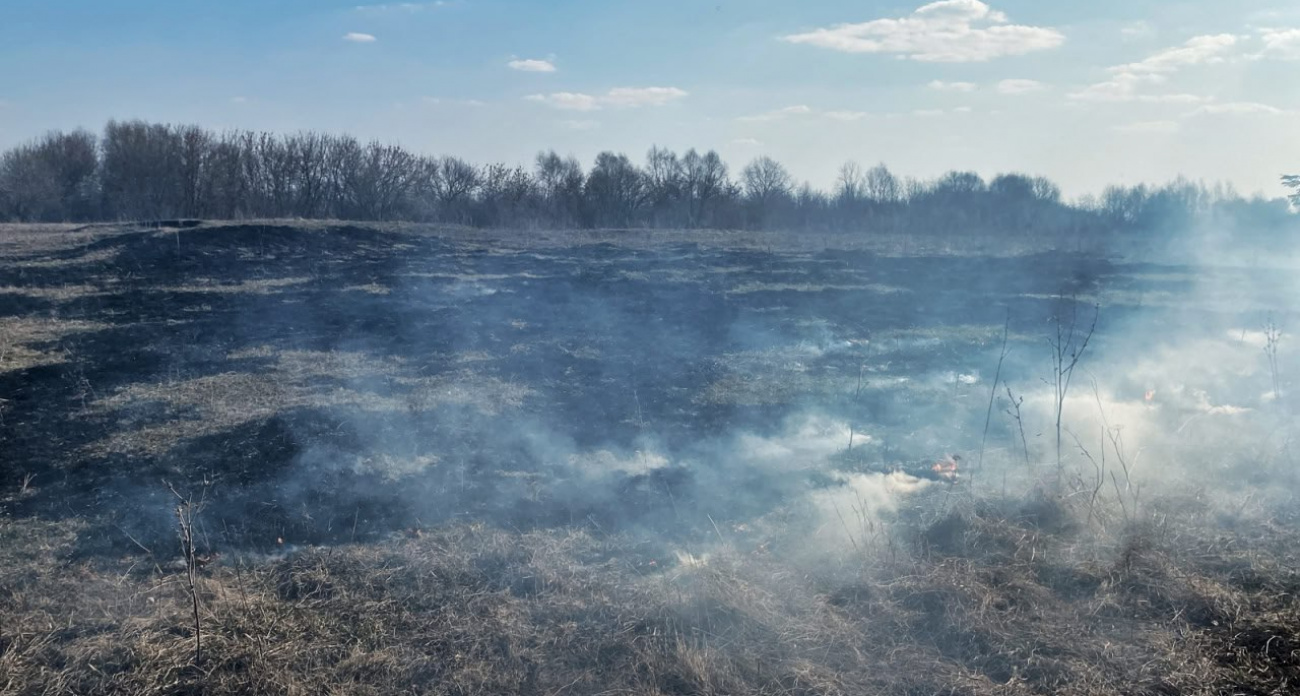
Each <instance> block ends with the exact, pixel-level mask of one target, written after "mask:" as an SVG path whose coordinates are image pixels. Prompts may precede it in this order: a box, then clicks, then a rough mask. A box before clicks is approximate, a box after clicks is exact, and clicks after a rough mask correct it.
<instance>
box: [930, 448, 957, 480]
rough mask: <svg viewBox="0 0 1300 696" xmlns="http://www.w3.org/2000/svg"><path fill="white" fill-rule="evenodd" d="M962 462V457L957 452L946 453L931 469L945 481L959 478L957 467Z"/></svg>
mask: <svg viewBox="0 0 1300 696" xmlns="http://www.w3.org/2000/svg"><path fill="white" fill-rule="evenodd" d="M960 464H961V457H960V456H959V455H956V454H946V455H944V457H943V459H940V460H939V461H937V462H935V463H934V466H932V467H930V470H931V471H933V472H934V473H935V475H937V476H938V477H939V478H941V479H944V480H945V481H956V480H957V469H958V467H959V466H960Z"/></svg>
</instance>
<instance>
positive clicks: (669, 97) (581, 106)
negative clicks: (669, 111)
mask: <svg viewBox="0 0 1300 696" xmlns="http://www.w3.org/2000/svg"><path fill="white" fill-rule="evenodd" d="M687 96H688V93H687V92H686V91H685V90H681V89H678V88H676V87H616V88H614V89H611V90H609V91H608V92H606V93H605V94H603V95H591V94H583V93H581V92H552V93H550V94H532V95H529V96H527V97H524V98H525V99H527V100H528V101H534V102H538V103H540V104H546V105H547V106H550V107H553V108H556V109H564V110H567V111H597V110H599V109H603V108H605V107H611V108H624V109H633V108H638V107H643V106H663V105H664V104H667V103H669V102H673V101H676V100H678V99H683V98H685V97H687Z"/></svg>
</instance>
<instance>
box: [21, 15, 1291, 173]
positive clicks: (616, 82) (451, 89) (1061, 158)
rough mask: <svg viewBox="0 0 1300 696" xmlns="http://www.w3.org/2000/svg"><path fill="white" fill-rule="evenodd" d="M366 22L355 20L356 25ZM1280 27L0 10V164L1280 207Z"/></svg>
mask: <svg viewBox="0 0 1300 696" xmlns="http://www.w3.org/2000/svg"><path fill="white" fill-rule="evenodd" d="M360 1H361V2H363V3H364V2H365V0H360ZM1297 75H1300V3H1295V2H1293V1H1291V2H1282V1H1277V0H1267V1H1266V0H1240V1H1238V2H1232V3H1225V2H1218V1H1209V0H1196V1H1184V2H1150V1H1146V0H1128V1H1125V2H1118V1H1114V0H1100V1H1099V2H1089V3H1076V2H1070V3H1066V2H1043V1H1042V0H1039V1H1038V2H1029V1H1028V0H1005V1H995V2H991V3H988V4H985V3H983V2H979V1H978V0H943V1H941V2H937V3H931V4H926V3H924V2H919V1H914V2H862V1H858V2H848V1H845V0H827V1H822V2H815V1H812V0H804V1H802V2H790V1H789V0H782V1H779V2H778V1H776V0H746V1H745V2H738V1H736V0H711V1H708V2H688V1H686V0H668V1H659V2H642V1H640V0H636V1H634V0H602V1H594V0H567V1H566V0H554V1H550V2H540V1H527V0H444V1H443V2H406V3H401V2H397V3H387V4H383V3H370V4H362V5H358V2H357V0H354V1H353V2H334V1H332V0H312V1H308V0H257V1H254V0H222V1H221V2H213V1H212V0H207V1H204V2H199V1H197V0H179V1H178V0H170V1H163V0H113V1H111V2H110V1H109V0H0V147H5V146H10V145H13V144H15V143H17V142H21V141H23V140H26V139H29V138H32V137H34V136H37V135H39V134H40V133H42V132H44V131H46V130H49V129H54V128H58V129H69V128H76V127H79V126H81V127H88V128H92V129H98V128H99V127H101V126H102V124H103V122H104V121H106V120H108V119H109V118H144V119H149V120H155V121H166V122H186V123H198V124H202V125H205V126H208V127H212V128H216V129H223V128H251V129H265V130H274V131H296V130H302V129H315V130H326V131H347V132H351V133H354V134H356V135H358V136H360V137H363V138H367V139H369V138H377V139H380V140H385V141H392V142H398V143H401V144H403V145H406V146H408V147H410V148H412V149H414V150H418V151H422V152H429V153H437V154H456V155H460V156H463V157H466V158H469V159H471V160H474V161H476V162H486V161H504V162H508V163H526V162H530V161H531V159H532V156H533V154H535V153H536V151H538V150H539V149H543V148H555V149H557V150H559V151H561V152H562V153H566V154H574V155H576V156H578V157H579V158H580V159H582V160H584V161H586V162H590V161H591V160H592V159H593V158H594V157H595V155H596V153H597V152H599V151H601V150H606V149H609V150H618V151H624V152H627V153H628V154H630V155H632V156H633V157H634V159H640V158H641V157H642V155H643V154H644V152H645V151H646V150H647V149H648V148H649V147H650V146H651V145H654V144H659V145H667V146H670V147H673V148H677V149H685V148H687V147H692V146H694V147H699V148H715V149H717V150H718V151H719V152H721V153H722V154H723V155H724V157H725V158H726V159H727V160H728V161H729V162H730V163H731V164H732V166H733V167H737V168H738V167H739V166H741V165H743V164H744V163H745V162H746V161H747V160H749V159H751V158H752V157H755V156H757V155H763V154H765V155H771V156H773V157H776V158H777V159H779V160H781V161H782V162H784V163H786V165H787V166H788V167H789V168H790V169H791V171H792V172H793V173H794V174H795V175H796V177H797V178H799V179H801V180H805V179H806V180H809V181H811V182H812V183H813V184H814V185H817V186H829V185H830V184H831V183H832V181H833V179H834V176H835V170H836V169H837V168H838V167H839V165H840V164H841V163H842V162H844V161H845V160H849V159H853V160H857V161H859V162H862V163H863V164H868V165H869V164H873V163H875V162H879V161H884V162H886V163H887V164H889V165H890V166H891V168H893V169H894V170H895V171H897V172H899V173H902V174H908V175H916V176H932V175H935V174H938V173H941V172H942V171H945V170H947V169H954V168H959V169H973V170H976V171H979V172H981V173H983V174H986V175H991V174H994V173H997V172H1001V171H1010V170H1016V171H1027V172H1031V173H1036V174H1045V175H1048V176H1050V177H1052V178H1053V179H1056V180H1057V181H1059V182H1060V183H1061V184H1062V185H1063V187H1064V188H1065V190H1066V192H1067V193H1068V194H1073V195H1078V194H1083V193H1089V192H1096V191H1098V190H1100V188H1101V187H1102V186H1103V185H1105V184H1106V183H1111V182H1123V183H1135V182H1139V181H1163V180H1167V179H1170V178H1172V177H1174V176H1176V175H1178V174H1184V175H1187V176H1189V177H1192V178H1196V179H1205V180H1207V181H1214V180H1225V181H1230V182H1232V183H1233V184H1235V185H1236V186H1237V188H1238V189H1239V190H1241V191H1242V192H1244V193H1252V192H1255V191H1262V192H1264V193H1266V194H1268V195H1277V194H1280V193H1281V188H1280V185H1279V184H1278V183H1277V177H1278V175H1279V174H1281V173H1283V172H1284V171H1296V170H1300V79H1297V77H1296V76H1297Z"/></svg>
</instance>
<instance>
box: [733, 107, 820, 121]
mask: <svg viewBox="0 0 1300 696" xmlns="http://www.w3.org/2000/svg"><path fill="white" fill-rule="evenodd" d="M812 112H813V110H812V107H810V106H805V105H803V104H799V105H796V106H787V107H785V108H784V109H776V110H774V111H768V112H765V113H761V114H755V115H753V116H741V117H740V118H738V119H736V120H737V121H746V122H750V123H758V122H762V121H780V120H782V119H784V118H788V117H790V116H806V115H808V114H811V113H812Z"/></svg>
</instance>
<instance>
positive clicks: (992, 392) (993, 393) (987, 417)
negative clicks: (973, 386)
mask: <svg viewBox="0 0 1300 696" xmlns="http://www.w3.org/2000/svg"><path fill="white" fill-rule="evenodd" d="M1010 333H1011V308H1010V307H1008V308H1007V320H1006V322H1005V323H1004V324H1003V325H1002V352H1001V353H999V354H998V368H997V370H996V371H995V372H994V373H993V386H992V387H991V388H990V389H989V407H988V410H987V411H985V413H984V434H983V436H981V437H980V454H979V459H978V460H977V461H976V464H975V472H978V471H982V470H983V468H984V447H985V445H986V444H987V443H988V440H989V423H991V422H992V421H993V400H994V399H995V398H997V395H998V383H999V382H1001V381H1002V363H1003V362H1005V361H1006V359H1007V354H1008V353H1009V352H1010V351H1008V350H1007V336H1008V335H1009V334H1010ZM975 472H972V473H971V486H974V485H975V476H974V473H975Z"/></svg>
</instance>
